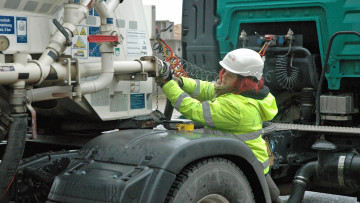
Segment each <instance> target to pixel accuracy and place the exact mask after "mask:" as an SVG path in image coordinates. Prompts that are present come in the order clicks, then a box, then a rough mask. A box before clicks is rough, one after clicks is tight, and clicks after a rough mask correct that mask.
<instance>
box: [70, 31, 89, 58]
mask: <svg viewBox="0 0 360 203" xmlns="http://www.w3.org/2000/svg"><path fill="white" fill-rule="evenodd" d="M88 33H89V32H88V27H85V26H77V27H76V30H75V36H74V37H73V38H72V45H71V56H72V57H74V58H87V57H88V53H89V51H88V50H89V47H88V40H87V37H88Z"/></svg>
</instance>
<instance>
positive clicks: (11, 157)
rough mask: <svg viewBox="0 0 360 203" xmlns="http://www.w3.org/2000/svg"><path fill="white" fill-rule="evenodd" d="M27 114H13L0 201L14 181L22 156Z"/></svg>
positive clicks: (0, 170)
mask: <svg viewBox="0 0 360 203" xmlns="http://www.w3.org/2000/svg"><path fill="white" fill-rule="evenodd" d="M27 116H28V115H27V114H12V115H11V118H12V120H13V121H12V123H11V124H10V129H9V134H8V141H7V145H6V149H5V153H4V155H3V159H2V161H1V164H0V195H1V196H0V202H1V201H2V199H3V198H4V196H5V195H6V192H7V191H8V190H9V188H10V186H11V184H12V182H13V181H14V178H15V175H16V172H17V168H18V166H19V162H20V160H21V158H22V155H23V152H24V149H25V142H26V128H27Z"/></svg>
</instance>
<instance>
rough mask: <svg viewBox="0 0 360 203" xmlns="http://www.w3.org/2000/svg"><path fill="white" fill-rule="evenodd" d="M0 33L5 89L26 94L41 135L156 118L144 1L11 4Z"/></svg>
mask: <svg viewBox="0 0 360 203" xmlns="http://www.w3.org/2000/svg"><path fill="white" fill-rule="evenodd" d="M89 8H90V9H89ZM53 19H56V20H57V21H58V22H59V23H60V24H62V25H61V26H60V27H59V26H58V27H56V26H55V25H54V22H53ZM0 25H1V26H0V51H1V52H2V54H0V56H1V57H0V85H2V86H0V88H1V89H2V91H3V92H6V95H7V92H9V91H10V89H13V88H14V86H16V88H20V89H24V88H25V89H26V91H27V94H26V97H27V100H28V104H27V106H28V107H30V108H31V106H33V107H34V109H35V111H32V112H33V113H34V112H36V116H35V115H33V119H35V118H37V120H34V122H36V123H38V127H39V128H40V130H41V129H47V130H51V129H56V130H57V131H58V130H83V129H87V128H88V129H89V130H92V129H94V128H97V127H95V126H94V124H97V125H98V126H99V123H101V122H102V121H109V122H111V121H114V120H123V119H128V118H133V117H134V116H135V117H136V116H141V115H148V114H149V113H150V112H151V111H152V95H153V94H152V84H153V81H152V78H148V76H149V75H148V74H149V73H153V74H156V72H157V71H156V69H157V68H158V64H159V61H158V60H157V59H156V58H153V57H143V56H151V55H152V50H151V45H150V40H149V36H148V33H147V27H146V21H145V16H144V12H143V5H142V2H141V0H132V1H119V0H107V1H102V0H100V1H98V0H96V1H95V0H81V1H80V0H75V1H72V0H70V1H65V0H62V1H59V0H36V1H35V0H34V1H27V0H6V1H1V2H0ZM59 28H60V29H63V30H64V31H65V32H64V31H63V33H61V32H60V31H59ZM64 34H65V35H66V34H68V35H69V37H68V38H67V39H66V36H65V35H64ZM93 35H106V36H105V38H104V37H103V38H98V37H95V38H93V40H95V41H98V42H99V43H95V42H89V41H88V38H89V36H93ZM106 37H108V38H106ZM90 38H91V37H90ZM102 40H113V41H112V42H109V41H108V42H101V41H102ZM114 40H115V41H114ZM67 45H69V46H67ZM140 58H141V60H140ZM19 81H21V82H22V83H25V84H20V86H18V85H15V84H18V83H19ZM5 99H6V100H7V98H5ZM10 100H11V99H10ZM3 108H4V107H3ZM14 109H16V108H14ZM17 109H18V110H14V111H21V110H19V109H21V108H19V107H18V108H17ZM109 122H108V123H109ZM104 123H106V122H104ZM116 125H117V124H116ZM108 127H110V126H108ZM112 127H114V126H113V125H112V126H111V127H110V128H112ZM99 128H100V129H102V130H103V129H104V128H107V127H99Z"/></svg>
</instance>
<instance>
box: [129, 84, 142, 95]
mask: <svg viewBox="0 0 360 203" xmlns="http://www.w3.org/2000/svg"><path fill="white" fill-rule="evenodd" d="M139 92H140V81H130V93H139Z"/></svg>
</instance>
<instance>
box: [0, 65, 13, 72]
mask: <svg viewBox="0 0 360 203" xmlns="http://www.w3.org/2000/svg"><path fill="white" fill-rule="evenodd" d="M9 71H15V68H14V66H0V72H9Z"/></svg>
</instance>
